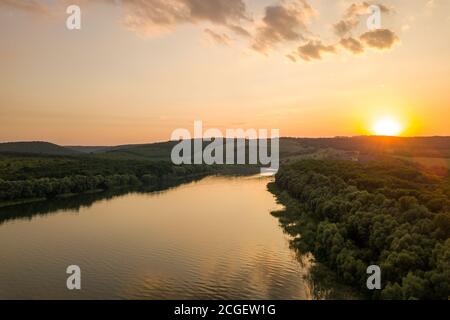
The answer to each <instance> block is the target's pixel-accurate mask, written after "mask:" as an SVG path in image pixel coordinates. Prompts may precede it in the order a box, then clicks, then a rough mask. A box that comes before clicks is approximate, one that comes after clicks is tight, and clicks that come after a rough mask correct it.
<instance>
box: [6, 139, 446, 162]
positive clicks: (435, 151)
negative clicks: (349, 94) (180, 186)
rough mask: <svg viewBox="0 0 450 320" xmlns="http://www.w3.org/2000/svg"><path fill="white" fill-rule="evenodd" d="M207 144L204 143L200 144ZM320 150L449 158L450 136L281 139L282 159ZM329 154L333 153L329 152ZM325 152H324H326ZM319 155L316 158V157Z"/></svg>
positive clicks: (16, 148) (142, 154) (10, 148)
mask: <svg viewBox="0 0 450 320" xmlns="http://www.w3.org/2000/svg"><path fill="white" fill-rule="evenodd" d="M176 144H177V142H175V141H168V142H159V143H149V144H136V145H120V146H64V147H63V146H59V145H56V144H52V143H48V142H10V143H0V153H2V152H3V153H5V152H9V153H29V154H49V155H76V154H93V155H95V156H96V157H103V158H110V159H124V160H169V159H170V153H171V151H172V148H173V147H174V146H175V145H176ZM207 144H208V143H207V142H205V143H204V145H207ZM324 149H333V150H341V151H342V152H347V155H345V154H341V155H339V156H338V157H339V158H342V156H343V155H344V158H352V157H353V154H352V153H353V152H358V153H359V154H365V155H373V154H380V153H382V154H388V155H395V156H403V157H428V158H450V137H411V138H405V137H378V136H357V137H335V138H281V139H280V157H281V158H282V159H287V158H296V157H303V156H305V155H311V154H315V153H317V152H322V151H323V150H324ZM330 152H331V153H333V151H332V150H331V151H330ZM330 152H328V153H330ZM319 156H320V155H319Z"/></svg>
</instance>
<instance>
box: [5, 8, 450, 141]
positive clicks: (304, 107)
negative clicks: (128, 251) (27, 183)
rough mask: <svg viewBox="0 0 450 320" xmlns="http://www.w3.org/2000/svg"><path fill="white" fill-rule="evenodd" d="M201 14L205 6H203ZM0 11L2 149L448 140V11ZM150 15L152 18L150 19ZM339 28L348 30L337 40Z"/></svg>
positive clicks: (293, 9)
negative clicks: (270, 138) (207, 139)
mask: <svg viewBox="0 0 450 320" xmlns="http://www.w3.org/2000/svg"><path fill="white" fill-rule="evenodd" d="M205 1H206V2H205ZM68 2H70V3H74V2H75V3H78V4H79V5H80V7H81V9H82V29H81V30H79V31H69V30H67V29H66V27H65V19H66V17H67V14H66V13H65V7H66V5H67V3H66V4H64V1H59V2H58V1H51V0H47V1H45V0H44V1H25V0H20V1H9V0H0V30H1V31H0V70H1V73H0V141H2V142H4V141H17V140H22V141H23V140H45V141H51V142H54V143H58V144H66V145H67V144H84V145H114V144H124V143H144V142H152V141H161V140H168V139H169V138H170V135H171V133H172V131H173V130H175V129H177V128H188V129H190V130H192V126H193V122H194V120H202V121H203V123H204V126H205V127H214V128H219V129H221V130H225V128H244V129H246V128H268V129H271V128H274V129H280V134H281V135H282V136H307V137H316V136H337V135H359V134H372V133H373V131H372V128H373V125H374V122H376V121H377V119H381V118H384V117H389V118H394V119H396V120H397V121H399V122H400V123H401V125H402V127H403V129H404V130H403V132H402V135H450V131H449V125H448V122H449V119H448V110H449V105H450V90H449V89H450V88H449V80H448V76H449V75H450V62H449V57H450V41H449V40H448V39H449V33H450V31H449V30H450V2H449V1H445V0H434V1H430V0H416V1H403V0H390V1H388V0H386V1H382V2H381V3H378V4H379V5H380V6H381V7H382V8H383V10H382V26H381V27H382V29H381V30H378V32H373V31H370V30H368V29H367V27H366V19H367V12H366V11H367V8H365V7H364V3H362V2H357V1H346V0H338V1H333V2H330V1H329V0H316V1H314V0H307V1H302V0H289V1H283V2H280V1H275V0H273V1H268V0H204V1H199V0H149V1H146V2H142V1H134V0H128V1H126V2H123V3H122V4H121V2H120V1H118V2H117V3H118V4H114V3H115V2H114V1H109V0H98V1H89V2H87V1H78V2H77V1H68ZM155 8H159V11H158V12H157V13H155ZM339 26H347V27H348V30H344V31H343V30H341V29H339V28H338V27H339Z"/></svg>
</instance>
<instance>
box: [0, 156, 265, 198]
mask: <svg viewBox="0 0 450 320" xmlns="http://www.w3.org/2000/svg"><path fill="white" fill-rule="evenodd" d="M257 169H258V168H256V167H255V168H237V167H233V168H230V167H223V166H206V165H195V166H194V165H180V166H176V165H172V164H171V163H170V162H169V161H151V160H134V159H127V160H122V159H108V158H102V157H97V156H92V155H70V156H51V155H23V154H22V155H14V154H9V155H8V154H1V155H0V206H8V205H14V204H20V203H26V202H34V201H40V200H46V199H53V198H59V197H69V196H73V195H77V194H82V193H97V192H102V191H108V190H113V189H116V188H122V189H123V188H136V187H141V188H144V189H146V190H156V189H160V188H164V186H165V185H173V184H176V183H177V182H183V181H189V180H192V179H196V178H199V177H203V176H206V175H210V174H219V173H224V174H227V173H240V172H241V171H242V170H246V171H248V172H250V171H251V172H257Z"/></svg>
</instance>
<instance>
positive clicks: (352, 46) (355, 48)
mask: <svg viewBox="0 0 450 320" xmlns="http://www.w3.org/2000/svg"><path fill="white" fill-rule="evenodd" d="M339 43H340V45H341V46H342V47H343V48H345V49H347V50H348V51H350V52H351V53H353V54H360V53H363V52H364V46H363V45H362V43H361V42H360V41H358V40H356V39H354V38H352V37H348V38H342V39H341V41H340V42H339Z"/></svg>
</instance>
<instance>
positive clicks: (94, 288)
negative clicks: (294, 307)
mask: <svg viewBox="0 0 450 320" xmlns="http://www.w3.org/2000/svg"><path fill="white" fill-rule="evenodd" d="M269 179H270V178H261V177H238V178H229V177H208V178H205V179H203V180H201V181H198V182H192V183H189V184H185V185H182V186H179V187H176V188H173V189H170V190H166V191H163V192H157V193H147V194H142V193H131V194H126V195H122V196H117V197H113V198H110V199H104V200H100V201H97V202H94V203H93V204H91V205H89V206H82V207H80V208H79V209H64V210H55V211H53V212H51V213H52V214H48V215H34V216H32V217H31V218H30V217H28V218H23V217H22V218H17V219H11V216H12V217H13V218H14V214H12V215H11V209H8V220H3V223H1V224H0V298H1V299H11V298H25V299H28V298H33V299H61V298H62V299H78V298H86V299H124V298H125V299H308V298H310V293H309V292H310V290H309V286H308V283H307V280H305V279H304V275H305V274H306V271H307V266H306V265H304V264H303V263H301V262H300V261H299V259H298V258H297V257H296V255H295V253H294V252H293V251H292V250H291V249H289V243H288V237H287V235H285V234H283V232H282V229H281V227H280V226H279V225H278V222H277V219H275V218H274V217H272V216H271V215H270V211H272V210H274V209H277V208H278V205H277V204H276V202H275V199H274V197H273V195H272V194H270V193H269V192H268V191H267V190H266V185H267V183H268V182H269V181H270V180H269ZM35 205H36V206H37V205H38V204H35ZM12 210H15V211H16V212H17V217H19V216H23V212H21V210H22V209H21V207H20V206H18V207H16V208H14V209H12ZM1 215H2V210H0V217H1ZM69 265H78V266H80V268H81V270H82V290H81V291H69V290H67V288H66V278H67V276H68V275H67V274H66V273H65V271H66V268H67V266H69Z"/></svg>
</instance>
